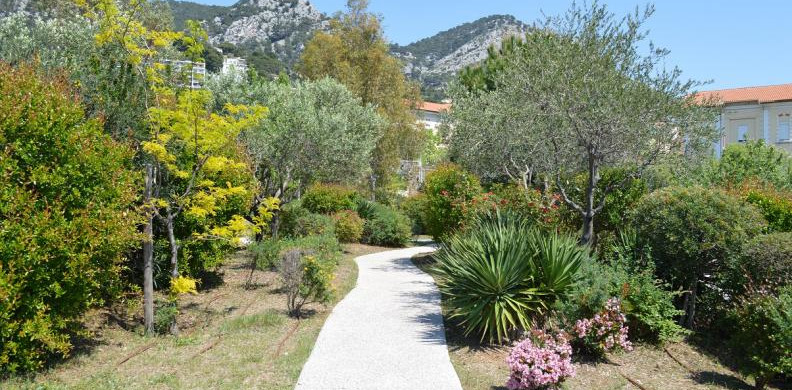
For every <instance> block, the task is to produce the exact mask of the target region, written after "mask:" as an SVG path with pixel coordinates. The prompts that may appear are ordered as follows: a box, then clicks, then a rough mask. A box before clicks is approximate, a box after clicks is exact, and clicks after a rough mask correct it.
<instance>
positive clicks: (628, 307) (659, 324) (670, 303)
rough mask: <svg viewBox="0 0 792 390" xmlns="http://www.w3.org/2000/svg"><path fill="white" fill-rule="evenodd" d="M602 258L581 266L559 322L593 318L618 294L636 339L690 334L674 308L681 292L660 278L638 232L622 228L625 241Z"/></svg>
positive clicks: (562, 302) (663, 339)
mask: <svg viewBox="0 0 792 390" xmlns="http://www.w3.org/2000/svg"><path fill="white" fill-rule="evenodd" d="M603 252H604V255H603V258H602V259H601V260H600V261H589V262H586V263H584V264H583V265H582V266H581V269H580V272H579V273H578V278H577V280H576V281H575V284H574V286H573V287H572V289H571V290H570V292H569V293H568V294H567V296H566V297H565V298H564V299H563V300H560V301H559V302H558V303H557V305H556V309H557V313H558V314H559V317H560V318H559V319H558V320H559V322H560V324H561V325H562V326H564V327H566V328H571V327H573V326H574V324H575V323H576V321H578V320H580V319H584V318H591V317H592V316H594V314H596V313H597V312H599V311H601V310H603V309H604V308H605V306H606V305H607V301H608V299H611V298H612V297H616V298H618V299H619V300H620V302H621V311H622V312H623V313H624V315H625V316H626V318H627V325H628V327H629V332H630V333H629V337H630V339H631V340H636V341H642V342H647V343H651V344H664V343H667V342H675V341H679V340H680V339H681V337H682V336H683V335H685V334H686V333H687V332H686V331H685V329H684V328H682V327H681V326H679V323H678V318H679V317H680V316H681V315H682V314H684V312H683V311H681V310H677V308H676V307H675V306H674V300H675V299H677V298H678V297H679V296H680V295H681V292H680V291H674V290H671V287H670V285H669V284H668V283H665V282H662V281H661V280H659V279H657V277H656V276H655V272H654V263H653V262H652V261H651V258H650V257H649V256H648V251H647V250H646V249H639V248H636V237H635V234H634V232H632V231H630V232H622V233H621V234H619V240H617V242H615V243H612V244H611V245H610V246H609V248H607V249H606V250H603Z"/></svg>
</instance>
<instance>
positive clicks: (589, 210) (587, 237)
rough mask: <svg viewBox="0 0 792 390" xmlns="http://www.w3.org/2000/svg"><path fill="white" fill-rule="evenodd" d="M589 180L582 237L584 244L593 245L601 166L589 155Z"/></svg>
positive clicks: (581, 241)
mask: <svg viewBox="0 0 792 390" xmlns="http://www.w3.org/2000/svg"><path fill="white" fill-rule="evenodd" d="M588 160H589V178H588V179H589V180H588V185H587V186H586V204H585V206H584V209H583V213H582V214H583V215H582V216H583V236H582V237H580V243H581V244H582V245H591V244H592V243H593V241H594V208H595V206H594V195H595V192H596V190H597V184H598V183H599V166H597V163H596V162H595V161H594V158H593V157H592V156H591V155H589V159H588Z"/></svg>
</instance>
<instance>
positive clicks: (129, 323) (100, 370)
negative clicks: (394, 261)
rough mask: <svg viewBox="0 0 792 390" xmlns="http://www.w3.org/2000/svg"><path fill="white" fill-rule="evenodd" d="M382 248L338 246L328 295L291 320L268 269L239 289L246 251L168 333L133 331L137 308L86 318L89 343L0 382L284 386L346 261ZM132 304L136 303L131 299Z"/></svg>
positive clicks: (348, 267) (188, 301)
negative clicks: (176, 332) (48, 364)
mask: <svg viewBox="0 0 792 390" xmlns="http://www.w3.org/2000/svg"><path fill="white" fill-rule="evenodd" d="M384 250H387V248H379V247H373V246H366V245H360V244H350V245H344V256H343V258H342V260H341V262H340V264H339V266H338V270H337V272H336V278H335V280H334V282H333V283H334V286H335V288H336V295H335V298H334V300H333V301H332V302H331V303H330V304H328V305H326V306H324V305H310V306H308V307H307V308H306V311H307V312H308V313H309V315H308V316H307V318H304V319H302V320H300V321H298V320H296V319H294V318H291V317H288V316H287V315H286V305H285V296H284V295H283V294H282V293H281V292H280V290H279V289H280V281H279V280H278V276H277V274H276V273H275V272H268V271H266V272H264V271H257V272H256V274H255V277H254V282H255V288H254V289H245V288H244V286H245V281H246V279H247V275H248V273H249V269H248V268H247V264H249V258H248V253H247V252H240V253H238V254H237V255H235V256H234V257H233V258H231V259H229V261H228V262H227V264H226V265H225V266H223V267H222V268H221V270H220V274H221V275H222V278H223V283H222V284H221V285H219V286H217V287H215V288H211V289H208V290H205V291H201V292H200V293H199V294H197V295H190V296H186V297H184V298H183V299H182V300H181V302H180V312H181V314H180V316H179V328H180V333H179V335H178V336H162V337H155V338H147V337H143V336H141V334H142V326H141V325H140V321H139V319H138V318H135V317H134V316H127V315H125V313H136V314H137V313H139V312H140V310H139V307H129V306H128V307H124V308H116V309H114V310H112V311H110V310H100V311H95V312H92V313H90V314H89V315H87V316H86V319H85V323H86V326H87V327H88V328H89V330H90V332H91V333H93V334H92V337H91V339H92V340H94V341H92V342H91V343H90V344H89V345H83V346H81V347H80V348H78V349H77V350H76V351H75V353H74V354H73V356H72V357H71V358H70V359H67V360H66V361H64V362H62V363H58V364H55V365H53V366H52V367H51V368H50V369H49V370H48V371H45V372H42V373H39V374H38V375H34V376H31V377H27V378H12V379H10V380H7V381H5V382H0V388H4V389H5V388H36V389H39V388H80V389H195V388H214V389H241V388H258V389H292V388H293V387H294V385H295V383H296V382H297V378H298V376H299V374H300V370H301V369H302V366H303V364H304V363H305V361H306V360H307V359H308V356H309V355H310V353H311V349H312V348H313V345H314V342H315V341H316V337H317V336H318V334H319V330H320V329H321V328H322V325H323V324H324V321H325V319H326V318H327V315H328V314H329V313H330V311H331V310H332V308H333V306H335V304H336V303H337V302H338V301H340V299H341V298H343V297H344V296H345V295H346V293H347V292H349V291H350V290H351V289H352V288H353V287H354V285H355V281H356V278H357V266H356V265H355V262H354V261H353V259H354V258H355V257H357V256H361V255H364V254H369V253H375V252H380V251H384ZM133 301H135V302H137V301H138V300H137V299H134V300H133Z"/></svg>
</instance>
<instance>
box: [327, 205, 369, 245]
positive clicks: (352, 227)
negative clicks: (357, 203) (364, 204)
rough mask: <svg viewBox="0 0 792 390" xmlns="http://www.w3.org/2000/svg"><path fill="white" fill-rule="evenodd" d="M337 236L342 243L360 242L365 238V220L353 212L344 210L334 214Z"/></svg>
mask: <svg viewBox="0 0 792 390" xmlns="http://www.w3.org/2000/svg"><path fill="white" fill-rule="evenodd" d="M333 222H334V223H335V235H336V238H338V241H340V242H358V241H360V239H361V237H363V224H364V223H365V222H366V221H364V220H363V218H360V216H359V215H358V214H357V213H356V212H354V211H351V210H343V211H339V212H337V213H335V214H333Z"/></svg>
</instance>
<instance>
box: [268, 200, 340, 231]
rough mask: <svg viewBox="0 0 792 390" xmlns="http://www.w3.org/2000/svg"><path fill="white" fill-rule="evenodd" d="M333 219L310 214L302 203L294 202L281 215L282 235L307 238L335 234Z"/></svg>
mask: <svg viewBox="0 0 792 390" xmlns="http://www.w3.org/2000/svg"><path fill="white" fill-rule="evenodd" d="M334 228H335V223H334V222H333V218H331V217H330V216H327V215H323V214H316V213H312V212H310V211H309V210H308V209H306V208H305V207H303V206H302V204H301V203H300V202H292V203H289V204H287V205H286V206H284V207H283V209H282V210H281V213H280V229H279V230H280V233H279V235H282V236H285V237H306V236H314V235H323V234H334Z"/></svg>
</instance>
